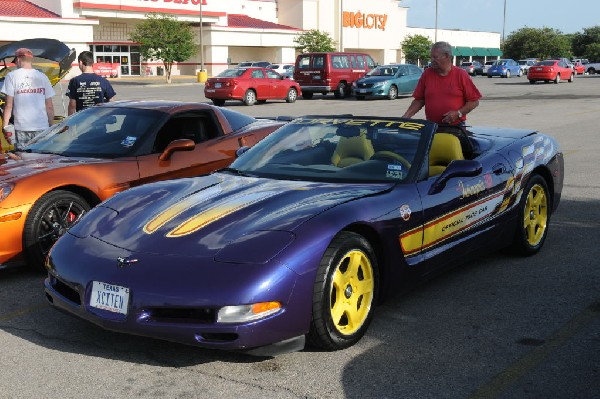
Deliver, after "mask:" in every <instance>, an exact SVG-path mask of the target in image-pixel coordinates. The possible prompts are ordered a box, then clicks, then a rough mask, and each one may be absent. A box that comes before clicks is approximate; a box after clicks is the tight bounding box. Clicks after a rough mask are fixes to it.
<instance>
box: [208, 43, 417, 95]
mask: <svg viewBox="0 0 600 399" xmlns="http://www.w3.org/2000/svg"><path fill="white" fill-rule="evenodd" d="M278 71H282V72H281V73H278ZM422 73H423V70H422V69H421V68H419V67H417V66H416V65H412V64H388V65H380V66H376V63H375V61H373V59H372V58H371V57H370V56H369V55H367V54H362V53H307V54H301V55H299V56H298V59H297V61H296V65H276V66H275V68H272V69H269V68H261V67H254V66H249V67H236V68H231V69H227V70H225V71H223V72H221V73H220V74H219V75H217V76H215V77H212V78H210V79H208V80H207V82H206V84H205V86H204V95H205V96H206V98H208V99H210V100H211V101H212V102H213V104H215V105H217V106H222V105H224V104H225V101H227V100H238V101H242V102H243V103H244V104H245V105H254V104H255V103H263V102H265V101H267V100H270V99H280V100H285V101H287V102H289V103H293V102H294V101H296V99H297V97H298V96H300V95H301V96H302V97H303V98H305V99H311V98H312V97H313V95H314V94H315V93H320V94H324V95H326V94H328V93H330V92H333V94H334V96H335V97H336V98H344V97H348V96H350V95H354V96H355V97H356V98H357V99H358V100H364V99H365V98H367V97H372V98H377V97H380V98H388V99H390V100H393V99H395V98H397V97H398V96H399V95H405V94H411V93H412V92H413V91H414V89H415V87H416V85H417V82H418V81H419V78H420V77H421V75H422ZM286 74H287V75H288V76H290V75H292V74H293V75H292V78H291V79H286V78H285V77H286Z"/></svg>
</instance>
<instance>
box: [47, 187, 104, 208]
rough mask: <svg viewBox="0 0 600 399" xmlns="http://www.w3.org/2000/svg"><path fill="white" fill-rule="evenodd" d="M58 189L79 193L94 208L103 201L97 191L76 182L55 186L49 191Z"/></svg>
mask: <svg viewBox="0 0 600 399" xmlns="http://www.w3.org/2000/svg"><path fill="white" fill-rule="evenodd" d="M58 190H62V191H69V192H72V193H74V194H77V195H79V196H80V197H82V198H83V199H84V200H85V201H86V202H87V203H88V204H90V206H91V207H92V208H93V207H95V206H96V205H98V204H99V203H100V202H102V200H101V199H100V198H98V196H97V195H96V193H94V192H93V191H92V190H90V189H88V188H86V187H82V186H78V185H76V184H70V185H65V186H59V187H55V188H53V189H52V190H50V191H49V192H52V191H58ZM40 197H41V196H40Z"/></svg>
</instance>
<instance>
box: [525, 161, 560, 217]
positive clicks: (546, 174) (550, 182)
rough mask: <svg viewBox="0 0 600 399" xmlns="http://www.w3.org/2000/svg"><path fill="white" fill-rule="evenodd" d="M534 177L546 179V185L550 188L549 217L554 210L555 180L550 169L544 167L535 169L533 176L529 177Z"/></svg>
mask: <svg viewBox="0 0 600 399" xmlns="http://www.w3.org/2000/svg"><path fill="white" fill-rule="evenodd" d="M534 175H539V176H541V177H542V179H544V180H545V181H546V185H547V186H548V201H549V204H548V215H551V214H552V213H553V212H552V211H553V210H554V195H555V193H554V178H553V177H552V173H550V171H549V170H548V168H546V167H545V166H544V165H540V166H538V167H537V168H535V169H534V170H533V171H532V172H531V174H530V175H529V178H531V177H532V176H534Z"/></svg>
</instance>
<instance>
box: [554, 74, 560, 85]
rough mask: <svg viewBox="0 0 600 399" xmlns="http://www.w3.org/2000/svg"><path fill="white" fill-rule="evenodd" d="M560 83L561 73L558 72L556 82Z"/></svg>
mask: <svg viewBox="0 0 600 399" xmlns="http://www.w3.org/2000/svg"><path fill="white" fill-rule="evenodd" d="M559 83H560V73H557V74H556V77H555V78H554V84H559Z"/></svg>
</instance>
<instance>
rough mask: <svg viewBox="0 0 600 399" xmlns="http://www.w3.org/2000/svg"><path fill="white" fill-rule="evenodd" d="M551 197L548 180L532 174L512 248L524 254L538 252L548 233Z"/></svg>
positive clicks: (520, 209) (522, 199) (522, 203)
mask: <svg viewBox="0 0 600 399" xmlns="http://www.w3.org/2000/svg"><path fill="white" fill-rule="evenodd" d="M551 209H552V204H551V199H550V196H549V193H548V185H547V184H546V180H544V178H542V177H541V176H540V175H532V176H531V178H530V179H529V181H528V182H527V186H526V188H525V191H523V197H522V198H521V203H520V204H519V209H518V218H517V228H516V232H515V237H514V239H513V243H512V246H511V249H512V250H513V252H515V253H516V254H519V255H523V256H529V255H533V254H535V253H537V252H538V251H539V250H540V249H541V248H542V246H543V245H544V242H545V241H546V236H547V234H548V225H549V223H550V210H551Z"/></svg>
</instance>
